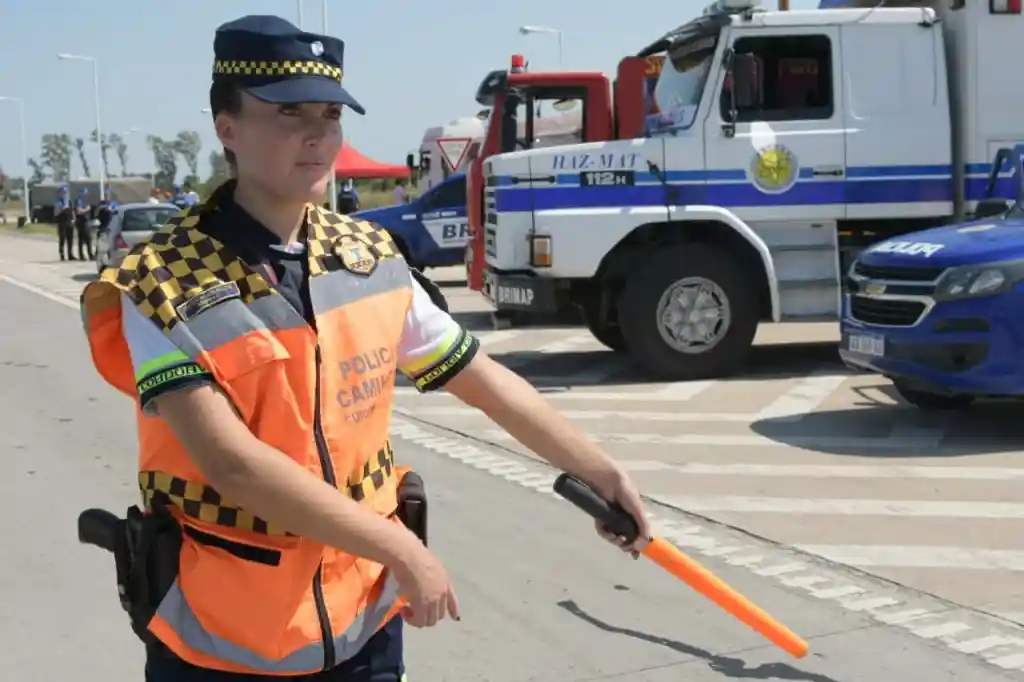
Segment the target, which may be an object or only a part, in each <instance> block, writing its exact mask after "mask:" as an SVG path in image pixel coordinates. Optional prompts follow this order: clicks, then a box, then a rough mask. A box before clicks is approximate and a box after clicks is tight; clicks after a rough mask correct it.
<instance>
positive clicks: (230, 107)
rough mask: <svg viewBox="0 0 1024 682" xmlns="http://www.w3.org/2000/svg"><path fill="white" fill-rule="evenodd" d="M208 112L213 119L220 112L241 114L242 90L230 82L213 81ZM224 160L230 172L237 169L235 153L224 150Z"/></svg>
mask: <svg viewBox="0 0 1024 682" xmlns="http://www.w3.org/2000/svg"><path fill="white" fill-rule="evenodd" d="M210 111H211V112H212V113H213V118H214V119H216V118H217V114H219V113H221V112H225V113H228V114H232V115H237V114H239V113H241V111H242V88H240V87H239V86H238V84H237V83H234V82H232V81H230V80H223V79H218V80H215V81H214V82H213V84H212V85H211V86H210ZM224 160H225V161H227V162H228V165H229V166H231V170H235V169H236V168H237V164H238V161H237V159H235V153H234V152H233V151H231V150H230V149H225V150H224Z"/></svg>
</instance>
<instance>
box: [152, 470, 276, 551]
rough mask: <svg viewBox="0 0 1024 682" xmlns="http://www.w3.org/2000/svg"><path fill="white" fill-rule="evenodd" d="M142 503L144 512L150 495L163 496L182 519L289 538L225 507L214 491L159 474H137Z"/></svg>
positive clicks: (244, 514)
mask: <svg viewBox="0 0 1024 682" xmlns="http://www.w3.org/2000/svg"><path fill="white" fill-rule="evenodd" d="M139 489H140V490H141V491H142V502H143V504H144V505H145V506H146V508H147V509H148V508H149V507H150V505H151V504H152V502H153V495H155V494H156V493H164V494H165V495H167V497H169V498H170V500H171V502H172V503H173V504H174V505H175V506H176V507H178V508H179V509H181V511H182V512H183V513H184V514H185V516H189V517H191V518H194V519H199V520H200V521H204V522H206V523H213V524H216V525H218V526H226V527H228V528H237V529H239V530H246V531H250V532H253V533H259V534H261V535H291V533H288V532H286V531H285V530H284V529H283V528H280V527H279V526H275V525H274V524H272V523H269V522H268V521H264V520H263V519H261V518H259V517H258V516H253V515H252V514H250V513H249V512H247V511H245V510H244V509H242V508H241V507H236V506H233V505H230V504H227V503H226V502H225V501H224V499H223V498H222V497H221V496H220V493H218V492H217V491H216V490H214V489H213V488H211V487H210V486H208V485H204V484H202V483H193V482H191V481H186V480H185V479H183V478H178V477H177V476H171V475H170V474H167V473H164V472H162V471H141V472H139Z"/></svg>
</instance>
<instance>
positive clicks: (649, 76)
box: [466, 55, 663, 291]
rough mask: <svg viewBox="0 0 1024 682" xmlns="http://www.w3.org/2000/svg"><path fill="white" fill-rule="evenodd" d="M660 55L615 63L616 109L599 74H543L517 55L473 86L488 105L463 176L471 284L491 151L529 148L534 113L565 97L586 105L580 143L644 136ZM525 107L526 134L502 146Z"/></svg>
mask: <svg viewBox="0 0 1024 682" xmlns="http://www.w3.org/2000/svg"><path fill="white" fill-rule="evenodd" d="M662 60H663V57H662V56H653V57H626V58H625V59H623V60H622V61H621V62H619V67H618V74H617V78H616V80H615V86H614V88H615V102H614V103H615V109H614V110H613V104H612V92H611V84H610V83H609V82H608V78H607V76H605V75H604V74H603V73H589V72H581V73H557V72H552V73H545V72H529V71H526V70H525V60H524V59H523V57H522V56H521V55H513V56H512V63H511V68H510V69H509V70H508V71H501V70H498V71H492V72H490V73H489V74H487V77H486V78H484V80H483V81H482V82H481V84H480V86H479V88H477V94H476V101H477V102H478V103H479V104H480V105H481V106H488V107H491V116H490V119H489V121H488V126H487V133H486V136H485V137H484V141H483V144H482V145H481V147H480V149H479V153H478V154H477V156H476V158H474V159H473V161H472V162H471V163H470V165H469V168H468V170H467V174H466V214H467V217H468V220H469V242H468V243H467V245H466V280H467V283H468V285H469V288H470V289H472V290H474V291H483V289H484V284H485V276H486V274H485V273H486V262H485V253H486V240H487V235H486V230H485V224H486V215H487V207H485V206H484V164H485V163H486V162H487V159H488V158H489V157H491V156H493V155H495V154H502V153H506V152H511V151H516V150H522V149H531V148H533V145H534V141H533V140H532V139H530V138H533V137H534V136H533V135H532V134H530V133H531V132H532V131H533V130H534V126H533V117H534V114H535V112H536V111H537V106H536V105H538V104H540V103H541V102H551V103H552V104H554V103H555V102H558V101H564V100H566V99H569V98H573V99H578V100H581V101H582V102H583V104H584V112H585V113H584V115H583V126H582V131H581V134H580V139H579V142H580V143H583V142H601V141H605V140H614V139H632V138H635V137H640V136H642V135H643V134H644V129H645V120H646V117H647V116H649V115H651V114H652V113H656V109H653V110H652V106H653V105H652V102H653V97H652V96H651V93H652V91H653V86H654V83H655V82H656V81H657V78H658V75H659V74H660V73H661V64H662ZM521 105H525V111H526V114H523V115H520V117H519V118H523V117H524V116H525V120H524V121H520V122H522V123H523V124H524V127H525V130H526V131H527V134H526V135H524V139H520V140H518V144H517V145H516V146H515V148H512V145H511V144H509V143H508V137H507V136H506V144H505V146H507V147H509V148H508V149H505V148H503V145H502V137H503V136H502V128H503V126H504V125H508V124H509V121H512V124H513V125H516V124H517V122H516V119H515V112H516V111H517V109H518V108H519V107H520V106H521Z"/></svg>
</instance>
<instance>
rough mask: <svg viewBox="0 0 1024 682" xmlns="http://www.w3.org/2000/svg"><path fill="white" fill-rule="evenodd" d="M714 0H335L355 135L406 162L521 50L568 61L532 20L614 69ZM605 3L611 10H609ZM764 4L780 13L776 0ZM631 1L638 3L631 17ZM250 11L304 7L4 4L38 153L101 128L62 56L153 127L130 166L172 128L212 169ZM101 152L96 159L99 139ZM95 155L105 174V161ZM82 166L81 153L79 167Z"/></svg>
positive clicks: (199, 1)
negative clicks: (218, 43)
mask: <svg viewBox="0 0 1024 682" xmlns="http://www.w3.org/2000/svg"><path fill="white" fill-rule="evenodd" d="M708 2H710V0H647V2H644V3H632V4H631V3H630V2H628V0H625V1H624V0H609V2H607V3H601V2H598V1H597V0H557V1H553V0H517V1H515V2H504V3H498V2H481V1H480V0H434V1H433V2H411V1H405V2H402V1H399V2H394V1H393V2H381V1H374V0H366V1H365V2H352V1H351V0H327V4H328V12H329V16H328V22H329V24H330V30H329V32H330V33H331V34H333V35H336V36H338V37H340V38H342V39H343V40H344V41H345V43H346V45H345V47H346V49H345V84H346V87H347V88H348V89H349V90H350V92H352V93H353V94H354V95H355V96H356V98H357V99H359V101H360V102H361V103H362V104H363V105H364V106H365V107H366V109H367V114H366V116H365V117H361V116H357V115H355V114H352V113H351V112H348V113H346V115H345V134H346V137H347V139H348V140H349V142H350V143H351V144H352V145H353V146H355V147H356V148H357V149H359V150H360V151H362V152H363V153H365V154H367V155H369V156H371V157H374V158H377V159H379V160H381V161H386V162H390V163H404V159H405V154H406V153H407V152H408V151H411V150H413V149H415V148H416V147H417V146H418V145H419V141H420V137H421V136H422V134H423V131H424V129H425V128H427V127H429V126H434V125H440V124H443V123H444V122H446V121H448V120H450V119H452V118H456V117H460V116H469V115H472V114H474V113H475V112H476V111H477V110H478V109H479V107H477V106H476V103H475V102H474V101H473V94H474V92H475V91H476V87H477V85H478V84H479V83H480V80H481V79H482V78H483V76H484V75H485V74H486V73H487V71H488V70H490V69H493V68H501V67H504V66H506V65H507V64H508V59H509V56H510V55H511V54H513V53H515V52H523V53H524V54H526V55H527V58H528V59H529V60H530V65H531V69H533V70H549V69H556V68H557V67H558V43H557V39H556V36H554V35H544V34H535V35H530V36H526V37H524V36H521V35H520V34H519V32H518V27H519V26H520V25H522V24H533V25H541V26H549V27H554V28H558V29H561V30H562V31H563V45H564V48H563V49H564V67H565V68H566V69H571V70H580V71H584V70H585V71H592V70H599V71H604V72H606V73H614V69H615V66H616V64H617V62H618V60H619V59H620V58H621V57H622V56H624V55H626V54H631V53H633V52H635V51H636V50H638V49H640V48H642V47H644V46H645V45H647V44H648V43H649V42H650V41H651V40H653V39H655V38H656V37H658V36H659V35H660V34H661V33H664V32H665V31H667V30H669V29H671V28H674V27H676V26H678V25H679V24H681V23H683V22H684V21H687V20H688V19H690V18H692V17H693V16H695V15H696V14H698V13H699V12H700V11H701V9H702V8H703V7H704V5H706V4H707V3H708ZM791 4H792V7H793V8H794V9H797V8H804V7H808V8H809V7H814V6H816V5H817V2H816V0H794V1H793V2H792V3H791ZM602 5H603V6H604V7H607V8H608V10H599V9H598V7H599V6H602ZM321 6H322V4H321V2H320V0H305V2H304V3H303V10H304V20H305V21H304V24H305V26H304V27H305V28H306V29H307V30H309V31H313V32H321V26H322V24H321ZM762 6H763V7H764V8H765V9H774V8H775V0H764V2H763V5H762ZM633 7H635V8H636V9H637V10H638V11H637V12H636V14H635V15H634V16H632V17H629V16H628V14H627V10H628V9H631V8H633ZM613 9H614V10H617V11H612V10H613ZM245 14H277V15H279V16H283V17H285V18H288V19H290V20H292V21H293V22H297V17H298V15H297V9H296V1H295V0H174V2H166V1H164V2H158V1H157V0H0V64H2V67H0V96H3V95H6V96H13V97H23V98H25V100H26V119H27V121H26V126H27V137H28V145H29V155H30V156H38V154H39V139H40V137H41V136H42V135H43V134H44V133H48V132H66V133H69V134H70V135H71V136H72V137H78V136H87V135H88V133H89V131H91V130H92V129H93V128H94V127H95V125H94V121H95V114H94V109H93V99H92V70H91V66H90V65H89V64H88V63H86V62H77V61H75V62H71V61H60V60H58V59H57V53H58V52H69V53H76V54H81V55H87V56H91V57H96V58H97V59H98V60H99V67H100V92H101V107H102V112H101V114H102V122H103V128H104V132H106V133H110V132H124V131H127V130H129V129H131V128H139V129H140V131H141V132H140V133H137V134H134V135H131V136H129V137H128V143H129V153H128V161H129V169H130V170H132V171H135V172H139V171H149V170H153V169H154V164H153V159H152V154H151V153H150V152H149V151H148V149H147V148H146V146H145V135H146V134H153V135H159V136H162V137H165V138H169V137H173V136H174V135H175V134H176V133H177V131H179V130H182V129H192V130H196V131H198V132H199V133H200V134H201V135H202V138H203V151H202V154H201V166H200V169H201V174H204V175H205V174H206V173H208V171H209V168H208V165H207V162H206V159H207V157H208V155H209V152H210V150H212V149H217V148H219V147H218V145H217V143H216V138H215V137H214V135H213V126H212V123H211V121H210V118H209V115H208V114H203V113H201V112H200V109H202V108H203V107H206V106H208V103H207V90H208V87H209V82H210V69H211V65H212V63H213V33H214V31H215V29H216V28H217V26H218V25H220V24H222V23H224V22H225V21H230V20H232V19H236V18H238V17H240V16H242V15H245ZM89 157H90V158H96V150H95V147H92V148H91V149H90V154H89ZM115 158H116V157H114V155H113V154H111V158H110V161H111V163H112V164H113V166H114V169H116V167H117V164H116V161H115ZM91 165H92V166H93V168H94V173H95V167H96V165H97V163H96V162H92V163H91ZM179 165H180V166H184V164H183V163H181V162H179ZM0 166H2V167H3V168H4V170H5V171H6V172H7V173H8V174H10V175H20V174H21V169H22V162H21V145H20V138H19V133H18V118H17V107H16V106H14V105H13V104H11V103H9V102H0ZM112 170H113V169H112ZM79 172H80V168H79V166H78V161H77V158H76V159H75V161H74V166H73V174H74V175H76V176H77V175H78V174H79Z"/></svg>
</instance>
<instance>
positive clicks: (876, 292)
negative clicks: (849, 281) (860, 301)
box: [864, 282, 885, 296]
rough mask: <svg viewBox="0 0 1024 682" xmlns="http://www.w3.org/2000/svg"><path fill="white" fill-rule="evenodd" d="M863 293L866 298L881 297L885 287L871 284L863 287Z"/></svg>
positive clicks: (875, 283) (874, 283)
mask: <svg viewBox="0 0 1024 682" xmlns="http://www.w3.org/2000/svg"><path fill="white" fill-rule="evenodd" d="M864 293H865V294H867V295H868V296H881V295H882V294H884V293H885V285H884V284H878V283H877V282H871V283H869V284H865V285H864Z"/></svg>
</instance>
